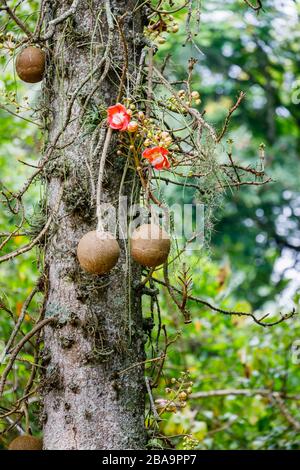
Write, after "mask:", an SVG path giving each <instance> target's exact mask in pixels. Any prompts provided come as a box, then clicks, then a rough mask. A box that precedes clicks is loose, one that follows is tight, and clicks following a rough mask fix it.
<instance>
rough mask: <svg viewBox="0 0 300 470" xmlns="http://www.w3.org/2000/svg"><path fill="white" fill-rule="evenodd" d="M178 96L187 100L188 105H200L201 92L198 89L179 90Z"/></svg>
mask: <svg viewBox="0 0 300 470" xmlns="http://www.w3.org/2000/svg"><path fill="white" fill-rule="evenodd" d="M178 97H179V98H180V99H181V100H183V101H184V102H185V104H186V105H187V106H193V104H195V105H196V106H198V105H199V104H201V99H200V94H199V92H198V91H192V92H191V93H188V92H187V91H186V90H179V92H178Z"/></svg>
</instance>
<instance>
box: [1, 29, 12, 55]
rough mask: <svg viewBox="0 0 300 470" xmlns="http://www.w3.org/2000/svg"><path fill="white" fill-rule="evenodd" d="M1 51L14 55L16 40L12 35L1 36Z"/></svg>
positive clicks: (4, 34) (3, 34)
mask: <svg viewBox="0 0 300 470" xmlns="http://www.w3.org/2000/svg"><path fill="white" fill-rule="evenodd" d="M0 49H5V52H6V53H7V52H8V53H9V55H11V56H12V55H13V54H14V50H15V39H14V36H13V34H12V33H2V34H0Z"/></svg>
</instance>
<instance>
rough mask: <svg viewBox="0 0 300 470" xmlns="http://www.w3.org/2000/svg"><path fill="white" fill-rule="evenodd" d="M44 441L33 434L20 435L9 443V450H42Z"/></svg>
mask: <svg viewBox="0 0 300 470" xmlns="http://www.w3.org/2000/svg"><path fill="white" fill-rule="evenodd" d="M42 449H43V441H42V439H39V438H37V437H33V436H27V435H26V436H18V437H16V438H15V439H14V440H13V441H11V443H10V444H9V447H8V450H42Z"/></svg>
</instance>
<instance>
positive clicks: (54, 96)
mask: <svg viewBox="0 0 300 470" xmlns="http://www.w3.org/2000/svg"><path fill="white" fill-rule="evenodd" d="M71 3H72V2H70V1H68V0H60V1H59V2H53V1H50V0H49V1H48V0H47V1H46V6H47V21H48V22H49V21H51V20H52V19H53V18H57V17H58V16H59V15H61V14H62V13H63V12H64V11H67V10H68V8H69V7H70V5H71ZM136 4H137V2H136V0H133V1H131V0H130V1H127V0H126V1H122V0H111V1H110V2H108V1H106V0H81V1H79V5H78V7H77V10H76V12H75V14H74V15H71V16H70V17H69V18H68V19H67V20H66V21H64V22H62V23H60V24H59V25H58V26H57V27H56V29H55V33H54V35H53V37H52V38H51V39H50V40H49V42H48V44H49V67H48V72H47V77H46V81H45V86H44V95H45V107H46V109H48V110H49V111H48V116H46V117H47V119H48V130H49V138H48V145H47V147H46V151H47V148H49V145H52V144H53V142H54V141H55V138H56V136H57V135H58V132H59V131H60V129H61V128H62V126H64V122H65V119H67V117H68V116H67V114H68V109H69V105H70V102H71V100H72V96H73V94H74V92H75V91H76V90H77V95H76V98H75V100H74V104H73V106H72V108H71V112H70V116H69V124H68V125H67V126H66V129H65V131H64V132H63V134H62V135H61V137H60V139H59V141H58V146H59V149H57V150H55V153H54V156H55V159H52V161H51V162H50V163H49V164H48V165H47V167H46V170H45V178H46V179H47V181H48V185H47V187H48V190H47V208H48V210H50V211H53V210H54V209H55V206H56V205H57V201H58V199H59V195H60V193H61V191H62V188H63V196H62V200H61V203H60V206H59V211H58V214H57V216H56V224H55V226H54V227H53V228H52V231H51V234H50V236H49V237H48V240H47V241H46V256H45V258H46V259H45V264H46V267H47V270H48V294H47V304H46V316H58V323H57V324H55V325H51V326H48V327H47V328H46V329H45V336H44V341H45V348H44V353H43V363H44V365H45V367H46V372H45V374H44V377H43V400H44V412H43V414H42V419H43V422H44V448H45V449H126V448H127V449H140V448H143V447H144V445H145V430H144V392H145V390H144V376H143V367H142V366H141V365H140V366H136V367H133V368H131V369H130V370H129V371H127V372H124V373H121V374H119V372H120V371H122V370H124V369H126V368H128V367H130V366H132V365H133V364H135V363H137V362H141V361H143V360H144V351H143V338H144V335H143V329H142V315H141V304H140V299H139V298H138V297H137V296H136V295H134V291H133V287H132V286H133V285H134V283H135V282H137V281H138V280H139V279H140V270H139V268H137V267H136V266H131V267H130V269H129V266H128V263H129V261H128V259H127V258H126V249H125V244H126V243H125V244H124V243H123V242H120V246H121V256H120V259H119V261H118V264H117V266H116V267H115V268H114V269H113V271H112V272H111V273H110V274H109V275H105V276H101V277H100V276H98V277H97V276H96V277H95V276H92V275H88V274H85V273H84V272H83V271H82V270H81V268H80V267H79V264H78V261H77V258H76V247H77V244H78V241H79V239H80V238H81V236H82V235H83V234H84V233H86V232H88V231H90V230H95V228H96V223H97V222H96V218H95V212H96V211H95V204H94V200H95V198H93V196H92V197H91V176H90V172H89V169H88V166H87V164H86V160H87V159H89V158H90V168H91V173H92V175H93V180H94V184H95V185H96V179H97V172H98V167H99V159H100V155H101V150H102V147H103V134H104V132H105V130H104V131H103V129H101V128H100V126H98V128H96V130H95V131H93V132H91V131H90V130H89V128H88V124H87V116H89V118H88V119H89V120H90V121H91V120H93V119H94V118H95V116H96V114H97V112H96V111H95V109H96V108H95V106H98V105H99V103H102V104H104V105H106V106H109V105H112V104H114V103H115V100H116V97H117V94H118V85H119V82H120V76H121V74H122V67H123V65H124V49H123V45H122V41H121V39H120V32H119V29H118V26H117V24H116V21H115V20H114V19H113V18H120V17H121V16H122V15H123V14H124V13H125V12H132V11H133V8H134V6H136ZM109 6H110V7H111V11H112V16H111V17H110V15H109V16H108V17H107V12H109ZM108 20H110V21H113V29H112V25H111V31H110V32H109V21H108ZM122 29H123V31H124V34H125V36H126V39H127V42H128V68H129V73H130V74H131V75H132V76H133V75H134V70H135V69H136V64H137V63H138V62H139V57H140V53H141V45H140V37H141V36H140V34H141V32H142V18H141V9H139V10H138V12H137V13H136V14H134V15H132V13H130V14H127V15H126V16H125V17H124V24H123V26H122ZM109 34H112V35H113V36H112V41H111V46H112V47H111V48H110V39H109ZM105 54H107V57H111V59H112V60H111V65H110V69H109V71H108V70H107V69H106V65H107V64H108V62H107V61H103V63H102V62H101V60H102V59H103V57H104V56H105ZM97 67H98V70H97V71H96V72H95V68H97ZM107 71H108V73H107V75H106V76H105V74H106V72H107ZM93 72H95V73H93ZM88 76H90V78H89V79H88V80H87V81H86V83H85V84H84V85H83V86H82V88H80V90H79V87H80V85H81V84H82V83H83V82H84V81H85V80H86V79H87V77H88ZM104 76H105V78H104V79H103V77H104ZM91 92H92V94H91ZM92 113H96V114H95V116H94V117H91V116H92ZM80 115H81V116H80ZM84 121H85V123H84ZM101 139H102V140H101ZM115 144H116V142H115V139H113V142H112V144H111V146H110V150H109V154H108V161H107V164H106V171H105V179H104V195H103V200H104V201H105V202H109V203H111V204H113V205H114V206H117V205H118V198H119V187H120V182H121V179H122V176H123V172H124V165H125V159H124V157H118V156H117V155H116V152H115V149H114V147H115ZM91 148H92V149H96V150H94V152H91ZM132 178H133V175H132V174H130V173H129V172H127V174H126V177H125V178H124V186H123V194H130V191H131V186H132ZM91 199H92V201H93V202H92V204H91ZM128 273H130V276H129V274H128ZM130 317H131V318H130Z"/></svg>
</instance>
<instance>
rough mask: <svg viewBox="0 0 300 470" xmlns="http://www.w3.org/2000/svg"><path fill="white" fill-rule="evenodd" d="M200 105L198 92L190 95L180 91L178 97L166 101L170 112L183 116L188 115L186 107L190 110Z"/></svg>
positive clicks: (171, 97)
mask: <svg viewBox="0 0 300 470" xmlns="http://www.w3.org/2000/svg"><path fill="white" fill-rule="evenodd" d="M199 104H201V99H200V94H199V92H198V91H192V92H191V93H189V92H187V91H185V90H179V92H178V93H177V96H173V95H172V96H170V97H169V98H168V99H167V101H166V106H167V108H168V109H169V110H170V111H173V112H175V113H179V114H183V115H186V114H187V110H186V107H185V106H188V107H189V108H190V107H192V106H198V105H199Z"/></svg>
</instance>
